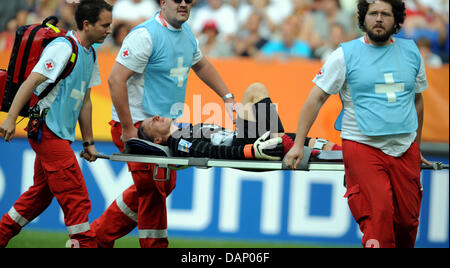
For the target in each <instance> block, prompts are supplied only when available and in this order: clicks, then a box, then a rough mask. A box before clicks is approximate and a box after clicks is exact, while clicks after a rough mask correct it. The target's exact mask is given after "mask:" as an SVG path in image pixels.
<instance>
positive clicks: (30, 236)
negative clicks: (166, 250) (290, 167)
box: [7, 230, 336, 248]
mask: <svg viewBox="0 0 450 268" xmlns="http://www.w3.org/2000/svg"><path fill="white" fill-rule="evenodd" d="M68 239H69V237H68V236H67V234H66V233H64V232H50V231H37V230H24V231H22V232H20V234H19V235H17V236H16V237H14V238H13V239H11V241H10V242H9V244H8V246H7V248H64V247H65V245H66V242H67V240H68ZM169 242H170V245H169V247H170V248H320V247H325V246H324V245H309V244H295V243H279V242H278V243H277V242H275V243H271V242H262V243H257V242H241V241H215V240H198V239H195V240H194V239H192V240H190V239H185V238H170V239H169ZM115 247H116V248H139V241H138V238H137V236H133V235H128V236H125V237H123V238H121V239H119V240H117V241H116V245H115ZM333 247H336V246H333Z"/></svg>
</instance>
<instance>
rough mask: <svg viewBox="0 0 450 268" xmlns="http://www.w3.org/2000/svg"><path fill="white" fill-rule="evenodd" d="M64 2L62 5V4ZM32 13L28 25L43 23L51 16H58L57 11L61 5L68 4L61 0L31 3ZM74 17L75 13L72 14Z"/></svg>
mask: <svg viewBox="0 0 450 268" xmlns="http://www.w3.org/2000/svg"><path fill="white" fill-rule="evenodd" d="M60 2H62V3H60ZM29 3H30V4H31V5H30V11H31V12H30V13H29V14H28V24H33V23H39V22H42V21H43V20H44V19H45V18H47V17H49V16H54V15H57V10H58V7H59V6H60V4H63V3H66V1H59V0H40V1H29ZM72 16H73V13H72Z"/></svg>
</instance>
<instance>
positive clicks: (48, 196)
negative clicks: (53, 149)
mask: <svg viewBox="0 0 450 268" xmlns="http://www.w3.org/2000/svg"><path fill="white" fill-rule="evenodd" d="M52 199H53V195H52V193H51V192H50V189H49V187H48V184H47V178H46V176H45V173H44V170H43V169H42V165H41V162H40V159H39V156H36V160H35V164H34V176H33V185H32V186H31V187H30V188H29V189H28V190H27V191H26V192H24V193H23V194H22V195H21V196H20V197H19V199H18V200H17V201H16V202H15V203H14V205H13V206H12V207H11V209H10V210H9V211H8V213H6V214H5V215H3V217H2V219H1V221H0V248H2V247H5V246H6V245H7V244H8V242H9V240H10V239H11V238H12V237H14V236H16V235H17V234H18V233H19V232H20V231H21V230H22V228H23V227H25V225H27V224H28V223H29V222H31V221H33V220H34V219H35V218H36V217H38V216H39V215H40V214H41V213H42V212H43V211H44V210H45V209H46V208H47V207H48V206H49V205H50V203H51V201H52Z"/></svg>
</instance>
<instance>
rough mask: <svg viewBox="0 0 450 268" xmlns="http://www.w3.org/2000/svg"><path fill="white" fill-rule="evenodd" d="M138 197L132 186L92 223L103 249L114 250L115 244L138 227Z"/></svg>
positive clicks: (99, 244)
mask: <svg viewBox="0 0 450 268" xmlns="http://www.w3.org/2000/svg"><path fill="white" fill-rule="evenodd" d="M137 210H138V195H137V191H136V187H135V185H134V184H133V185H131V186H130V187H129V188H127V189H126V190H125V191H123V193H121V194H120V195H119V196H118V197H117V199H116V200H114V201H113V202H112V203H111V205H109V207H108V208H107V209H106V210H105V212H103V214H102V215H101V216H100V217H99V218H98V219H96V220H95V221H94V222H92V223H91V229H92V230H93V231H94V232H95V238H96V239H97V244H98V246H99V247H101V248H113V247H114V242H115V241H116V240H117V239H119V238H121V237H123V236H125V235H127V234H129V233H130V232H131V231H132V230H133V229H134V228H136V226H137Z"/></svg>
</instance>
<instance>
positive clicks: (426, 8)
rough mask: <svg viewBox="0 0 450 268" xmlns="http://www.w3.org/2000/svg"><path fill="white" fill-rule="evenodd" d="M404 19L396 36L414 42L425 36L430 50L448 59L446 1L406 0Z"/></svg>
mask: <svg viewBox="0 0 450 268" xmlns="http://www.w3.org/2000/svg"><path fill="white" fill-rule="evenodd" d="M405 2H406V7H407V9H406V15H407V16H406V19H405V23H404V25H403V29H402V31H400V32H399V33H398V34H397V36H398V37H403V38H408V39H413V40H415V41H416V42H417V41H418V40H420V39H422V38H426V39H428V40H429V41H430V42H431V51H432V52H433V53H435V54H437V55H439V56H441V58H443V59H447V61H448V23H449V22H448V9H449V7H448V1H447V0H444V1H440V0H439V1H438V0H433V1H430V0H406V1H405Z"/></svg>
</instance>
